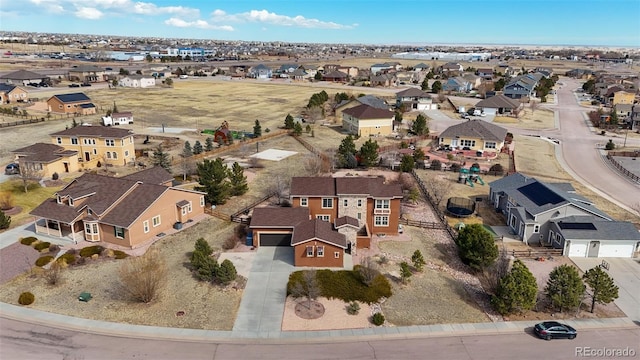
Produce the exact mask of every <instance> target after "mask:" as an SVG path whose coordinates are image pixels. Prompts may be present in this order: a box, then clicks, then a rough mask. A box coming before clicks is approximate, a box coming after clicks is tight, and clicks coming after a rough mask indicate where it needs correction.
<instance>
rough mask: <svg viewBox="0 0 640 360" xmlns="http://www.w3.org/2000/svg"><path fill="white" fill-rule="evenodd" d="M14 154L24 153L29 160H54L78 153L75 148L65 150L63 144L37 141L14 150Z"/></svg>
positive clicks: (45, 161)
mask: <svg viewBox="0 0 640 360" xmlns="http://www.w3.org/2000/svg"><path fill="white" fill-rule="evenodd" d="M12 152H13V153H14V154H17V155H23V156H24V157H22V159H24V161H27V162H36V161H37V162H44V163H48V162H52V161H55V160H58V159H59V158H61V157H68V156H72V155H76V154H78V152H77V151H75V150H65V148H63V147H62V146H58V145H55V144H46V143H35V144H33V145H29V146H26V147H23V148H20V149H17V150H13V151H12Z"/></svg>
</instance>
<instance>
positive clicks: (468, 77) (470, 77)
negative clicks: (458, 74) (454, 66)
mask: <svg viewBox="0 0 640 360" xmlns="http://www.w3.org/2000/svg"><path fill="white" fill-rule="evenodd" d="M462 78H463V79H464V80H465V81H467V82H468V83H469V84H471V89H477V88H478V87H479V86H480V85H482V80H483V79H482V78H481V77H480V76H477V75H474V74H471V73H465V74H463V75H462Z"/></svg>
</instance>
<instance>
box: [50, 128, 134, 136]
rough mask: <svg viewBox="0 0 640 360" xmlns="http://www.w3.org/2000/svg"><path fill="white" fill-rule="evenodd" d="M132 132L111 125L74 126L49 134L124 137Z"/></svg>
mask: <svg viewBox="0 0 640 360" xmlns="http://www.w3.org/2000/svg"><path fill="white" fill-rule="evenodd" d="M132 134H133V132H132V131H131V130H128V129H122V128H115V127H112V126H76V127H72V128H69V129H66V130H62V131H58V132H55V133H53V134H50V135H51V136H95V137H103V138H118V139H121V138H124V137H127V136H131V135H132Z"/></svg>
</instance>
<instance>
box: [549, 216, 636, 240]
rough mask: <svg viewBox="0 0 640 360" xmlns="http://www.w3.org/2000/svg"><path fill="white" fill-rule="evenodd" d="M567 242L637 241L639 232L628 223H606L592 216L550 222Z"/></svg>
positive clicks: (568, 217) (569, 217) (570, 217)
mask: <svg viewBox="0 0 640 360" xmlns="http://www.w3.org/2000/svg"><path fill="white" fill-rule="evenodd" d="M551 222H553V223H555V224H556V225H557V226H558V228H559V229H560V233H561V234H562V237H563V238H565V239H567V240H573V239H588V240H630V241H639V240H640V232H638V230H637V229H636V227H635V226H634V225H633V224H632V223H630V222H628V221H606V220H603V219H599V218H596V217H594V216H567V217H564V218H562V219H558V220H551Z"/></svg>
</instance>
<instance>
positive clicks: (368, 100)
mask: <svg viewBox="0 0 640 360" xmlns="http://www.w3.org/2000/svg"><path fill="white" fill-rule="evenodd" d="M362 104H365V105H369V106H371V107H374V108H377V109H383V110H389V104H387V102H386V101H385V100H384V99H382V98H379V97H377V96H374V95H364V96H360V97H358V98H355V99H349V100H343V101H342V102H340V103H339V104H337V105H336V107H335V109H334V111H335V114H336V119H342V111H344V110H345V109H350V108H352V107H356V106H358V105H362Z"/></svg>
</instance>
